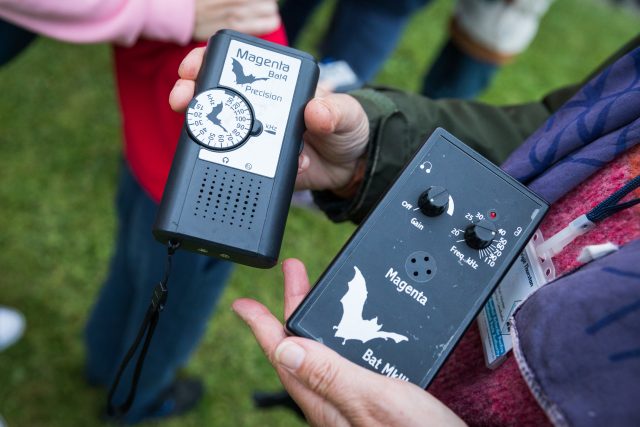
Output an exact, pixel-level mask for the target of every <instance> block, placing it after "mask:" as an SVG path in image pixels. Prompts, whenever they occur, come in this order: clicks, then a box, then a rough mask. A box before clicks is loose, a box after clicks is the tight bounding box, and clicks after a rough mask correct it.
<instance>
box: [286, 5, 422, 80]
mask: <svg viewBox="0 0 640 427" xmlns="http://www.w3.org/2000/svg"><path fill="white" fill-rule="evenodd" d="M290 1H292V0H290ZM428 2H429V0H401V1H391V0H378V1H374V2H367V1H363V0H340V1H339V2H338V4H337V5H336V9H335V11H334V13H333V18H332V21H331V26H330V28H329V30H328V31H327V35H326V37H325V41H324V44H323V47H322V56H323V58H331V59H333V60H344V61H346V62H347V63H348V64H349V66H350V67H351V68H352V69H353V71H354V72H355V73H356V75H357V76H358V77H359V79H360V81H362V82H368V81H369V80H371V79H372V78H373V77H374V76H375V74H376V73H377V72H378V70H379V69H380V67H381V66H382V64H384V62H385V61H386V59H387V58H388V57H389V55H391V53H392V52H393V50H394V49H395V47H396V45H397V43H398V40H399V39H400V36H401V35H402V31H403V30H404V27H405V25H406V23H407V21H408V20H409V18H410V17H411V15H412V14H413V12H415V11H416V10H417V9H419V8H421V7H422V6H424V5H425V4H427V3H428Z"/></svg>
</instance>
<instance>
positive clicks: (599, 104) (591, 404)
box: [503, 49, 640, 426]
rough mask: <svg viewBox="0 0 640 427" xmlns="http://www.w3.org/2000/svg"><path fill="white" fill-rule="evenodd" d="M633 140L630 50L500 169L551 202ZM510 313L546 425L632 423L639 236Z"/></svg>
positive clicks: (638, 359) (639, 340)
mask: <svg viewBox="0 0 640 427" xmlns="http://www.w3.org/2000/svg"><path fill="white" fill-rule="evenodd" d="M639 142H640V49H636V50H634V51H632V52H630V53H628V54H627V55H625V56H623V57H622V58H620V59H619V60H618V61H616V62H615V63H614V64H612V65H611V66H610V67H609V68H607V69H606V70H604V71H603V72H602V73H601V74H599V75H598V76H597V77H595V78H594V79H593V80H591V81H590V82H589V83H588V84H587V85H585V87H583V88H582V89H581V90H580V91H579V92H578V93H577V94H576V95H575V96H574V97H573V98H572V99H571V100H569V101H568V102H567V103H566V104H565V105H564V106H563V107H562V108H560V109H559V110H558V111H557V112H556V113H555V114H554V115H553V116H551V117H550V118H549V120H548V121H547V122H546V123H545V125H543V126H542V127H541V128H540V129H539V130H538V131H537V132H535V133H534V134H533V135H532V136H531V137H530V138H528V139H527V141H526V142H525V143H524V144H523V146H522V147H520V148H519V149H518V150H516V151H515V152H514V153H513V154H512V155H511V156H510V157H509V159H507V161H506V162H505V164H504V165H503V169H504V170H505V171H507V172H508V173H510V174H511V175H512V176H514V177H516V178H517V179H519V180H521V181H522V182H524V183H525V184H527V185H528V186H529V188H531V189H532V190H534V191H536V192H537V193H538V194H540V195H541V196H542V197H543V198H545V199H547V200H548V201H550V202H555V201H557V200H558V199H560V198H561V197H562V196H563V195H565V194H566V193H568V192H569V191H571V190H572V189H573V188H575V187H576V186H577V185H578V184H580V183H582V182H583V181H584V180H586V179H587V178H588V177H589V176H591V175H592V174H593V173H594V172H596V171H598V170H599V169H600V168H602V167H604V166H606V165H607V163H608V162H610V161H611V160H613V159H614V158H616V157H617V156H618V155H620V154H621V153H623V152H625V151H626V150H628V149H630V148H631V147H633V146H635V145H636V144H638V143H639ZM604 196H606V195H603V197H604ZM514 319H515V323H514V328H513V332H514V334H515V339H514V351H515V354H516V358H517V360H518V364H519V366H520V369H521V371H522V372H523V374H524V377H525V380H526V381H527V383H528V385H529V387H530V388H531V390H532V391H533V393H534V395H535V396H536V398H537V399H538V401H539V402H540V403H541V405H542V407H543V409H544V410H545V411H546V412H547V414H549V416H550V418H551V420H552V422H554V424H556V425H579V426H603V425H605V426H606V425H608V426H640V241H639V240H635V241H633V242H632V243H629V244H627V245H626V246H624V247H623V248H621V249H620V250H619V251H618V252H616V253H613V254H611V255H609V256H606V257H604V258H602V259H599V260H597V261H594V262H592V263H590V264H588V265H586V266H584V267H582V268H580V269H578V270H576V271H574V272H573V273H570V274H568V275H566V276H563V277H561V278H559V279H558V280H556V281H554V282H552V283H550V284H548V285H546V286H544V287H542V288H541V289H539V290H538V291H537V292H535V293H534V294H533V295H532V296H531V297H529V299H527V300H526V301H525V302H524V303H523V304H522V305H521V306H520V308H519V309H518V310H517V311H516V313H515V314H514Z"/></svg>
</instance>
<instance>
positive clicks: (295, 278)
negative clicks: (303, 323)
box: [282, 258, 311, 320]
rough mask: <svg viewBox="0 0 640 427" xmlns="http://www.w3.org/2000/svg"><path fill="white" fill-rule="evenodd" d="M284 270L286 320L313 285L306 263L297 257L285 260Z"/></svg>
mask: <svg viewBox="0 0 640 427" xmlns="http://www.w3.org/2000/svg"><path fill="white" fill-rule="evenodd" d="M282 272H283V273H284V318H285V320H286V319H288V318H289V316H291V314H292V313H293V311H294V310H295V309H296V308H297V307H298V306H299V305H300V303H301V302H302V300H303V299H304V297H305V296H306V295H307V294H308V293H309V290H310V289H311V286H310V285H309V278H308V276H307V270H306V269H305V267H304V264H303V263H302V262H301V261H299V260H297V259H294V258H290V259H286V260H284V262H283V263H282Z"/></svg>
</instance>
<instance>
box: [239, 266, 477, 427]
mask: <svg viewBox="0 0 640 427" xmlns="http://www.w3.org/2000/svg"><path fill="white" fill-rule="evenodd" d="M282 270H283V272H284V318H285V320H286V319H287V318H288V317H289V316H290V315H291V313H293V311H294V310H295V308H296V307H297V306H298V305H299V304H300V302H301V301H302V299H303V298H304V296H305V295H306V294H307V293H308V292H309V289H310V285H309V278H308V277H307V273H306V271H305V268H304V265H303V264H302V263H301V262H300V261H298V260H295V259H288V260H285V261H284V262H283V263H282ZM233 310H234V311H235V312H236V313H237V314H238V316H240V317H241V318H242V320H244V321H245V322H246V323H247V325H248V326H249V327H250V328H251V331H252V332H253V334H254V335H255V337H256V340H257V341H258V343H259V344H260V346H261V347H262V350H263V351H264V353H265V354H266V356H267V358H268V359H269V361H270V362H271V364H272V365H273V367H274V368H275V370H276V372H277V374H278V376H279V377H280V381H281V382H282V384H283V385H284V386H285V388H286V389H287V391H288V392H289V394H290V395H291V397H293V399H294V400H295V401H296V403H297V404H298V405H299V406H300V408H301V409H302V411H303V412H304V414H305V416H306V418H307V421H308V422H309V424H310V425H313V426H356V427H360V426H361V427H370V426H418V425H419V426H448V427H457V426H460V427H463V426H465V425H466V424H465V422H464V421H463V420H462V419H460V418H459V417H458V416H457V415H456V414H455V413H454V412H453V411H452V410H451V409H449V408H447V407H446V406H445V405H444V404H442V403H441V402H440V401H438V400H437V399H436V398H435V397H433V396H432V395H431V394H429V393H428V392H426V391H425V390H424V389H422V388H420V387H418V386H417V385H415V384H411V383H409V382H405V381H402V380H399V379H397V378H389V377H387V376H384V375H380V374H379V373H375V372H372V371H369V370H367V369H365V368H363V367H361V366H358V365H356V364H355V363H352V362H350V361H349V360H347V359H345V358H343V357H342V356H340V355H339V354H338V353H336V352H334V351H333V350H331V349H330V348H328V347H326V346H324V345H322V344H320V343H319V342H315V341H313V340H310V339H307V338H300V337H289V336H287V334H286V332H285V329H284V327H283V326H282V324H281V323H280V321H279V320H278V319H277V318H276V317H275V316H274V315H273V314H271V312H270V311H269V310H268V309H267V308H266V307H265V306H264V305H262V304H260V303H259V302H258V301H254V300H251V299H245V298H242V299H238V300H236V301H235V302H234V303H233Z"/></svg>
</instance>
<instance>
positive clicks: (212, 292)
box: [87, 174, 232, 422]
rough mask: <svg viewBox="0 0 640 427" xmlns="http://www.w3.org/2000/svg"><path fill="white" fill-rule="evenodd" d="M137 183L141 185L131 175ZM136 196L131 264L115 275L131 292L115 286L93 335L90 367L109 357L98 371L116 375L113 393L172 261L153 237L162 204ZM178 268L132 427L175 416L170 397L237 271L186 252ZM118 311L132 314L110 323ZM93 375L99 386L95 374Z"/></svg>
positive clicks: (129, 224) (127, 252) (123, 247)
mask: <svg viewBox="0 0 640 427" xmlns="http://www.w3.org/2000/svg"><path fill="white" fill-rule="evenodd" d="M129 179H131V180H133V178H132V177H131V176H130V174H129ZM133 193H135V196H134V197H133V198H132V199H131V200H130V205H129V208H130V211H129V212H128V215H129V216H128V218H126V219H125V220H124V221H123V222H125V223H126V227H123V228H124V229H126V231H127V232H126V233H121V234H120V235H119V239H122V242H119V243H118V249H119V250H120V251H121V252H122V253H121V254H117V255H116V256H115V259H117V258H118V256H121V257H122V258H121V259H122V260H123V261H122V262H121V263H120V264H118V265H117V267H118V268H120V269H121V271H120V272H115V273H112V274H110V278H111V277H119V278H121V280H122V281H123V282H124V283H125V285H122V284H118V285H116V286H113V290H108V289H107V288H108V285H109V284H110V283H109V281H108V282H107V284H106V285H105V289H103V292H102V294H101V298H100V299H99V300H98V303H97V305H96V308H95V310H94V313H93V316H92V319H91V321H90V324H89V326H88V328H87V344H88V347H89V349H88V355H89V358H90V361H89V365H88V367H89V368H95V365H96V363H97V361H98V360H99V359H97V357H96V356H95V353H96V352H97V351H98V350H100V349H101V350H102V351H103V353H105V354H108V355H109V357H103V358H102V362H103V363H104V364H105V366H102V367H100V369H98V371H99V372H100V373H103V372H106V371H109V374H108V376H107V377H108V381H107V383H106V384H105V385H107V386H110V384H111V381H112V380H113V379H114V377H115V374H116V372H117V368H118V366H119V364H120V362H121V359H122V357H123V356H124V354H125V353H126V351H127V350H128V349H129V347H130V345H131V344H132V343H133V340H134V338H135V336H136V334H137V332H138V329H139V327H140V323H141V322H142V320H143V318H144V314H145V312H146V310H147V308H148V306H149V303H150V301H151V295H152V291H153V288H154V287H155V285H156V284H157V283H158V282H159V280H160V279H161V278H162V274H163V271H164V267H165V260H166V256H167V249H166V247H165V246H163V245H161V244H160V243H158V242H156V241H155V239H154V238H153V236H152V234H151V227H152V225H153V222H154V220H155V215H156V210H157V205H156V203H154V202H153V201H152V200H151V199H150V198H149V197H148V196H147V195H146V194H145V193H144V191H143V190H142V189H141V188H140V187H139V186H138V185H137V183H136V182H135V180H133ZM172 264H173V265H172V270H171V276H170V279H169V284H168V288H169V297H168V301H167V306H166V308H165V310H164V311H163V312H162V313H161V314H160V320H159V322H158V326H157V328H156V331H155V334H154V337H153V340H152V341H151V345H150V347H149V351H148V353H147V357H146V361H145V364H144V369H143V370H142V374H141V376H140V381H139V384H138V392H137V396H136V399H135V402H134V404H133V406H132V408H131V410H130V411H129V413H128V414H127V416H126V417H125V421H127V422H137V421H139V420H141V419H143V418H146V417H151V416H163V415H168V414H170V413H171V412H172V410H173V409H174V408H173V407H172V406H171V402H169V404H168V405H167V404H166V403H167V402H164V401H163V399H164V395H165V392H166V390H167V389H168V388H169V387H170V386H171V384H172V382H173V381H174V379H175V374H176V371H177V369H179V368H180V367H181V366H183V365H184V364H185V362H186V361H187V359H188V357H189V356H190V354H191V353H192V351H193V350H194V349H195V347H196V345H197V343H198V342H199V340H200V338H201V336H202V334H203V333H204V331H205V328H206V324H207V321H208V319H209V317H210V315H211V313H212V311H213V309H214V307H215V304H216V302H217V300H218V298H219V296H220V294H221V292H222V289H223V287H224V285H225V283H226V281H227V279H228V277H229V274H230V272H231V268H232V264H230V263H227V262H223V261H218V260H215V259H213V258H209V257H205V256H203V255H197V254H193V253H188V252H181V251H179V250H178V252H177V253H176V254H175V255H174V258H173V263H172ZM124 286H126V287H128V288H129V292H128V293H127V292H125V291H124V290H123V289H122V288H123V287H124ZM119 298H124V299H119ZM113 311H116V312H121V311H123V312H126V313H125V315H121V316H118V318H117V319H116V320H113V319H112V320H105V319H104V318H103V317H105V316H106V317H110V314H109V313H111V312H113ZM99 318H102V319H99ZM125 318H126V320H125ZM116 321H117V325H116V324H115V322H116ZM112 329H116V330H115V331H113V330H112ZM92 354H93V355H94V356H93V360H91V355H92ZM114 354H115V356H114ZM134 360H135V359H134ZM134 365H135V363H134V362H132V363H131V364H130V365H129V367H128V368H127V370H126V371H125V374H124V375H123V377H122V379H121V383H120V386H119V387H118V390H117V392H116V394H115V398H114V403H115V404H116V405H117V404H120V403H122V402H123V400H124V399H125V398H126V395H127V393H128V390H129V387H130V385H131V380H132V375H133V371H134ZM89 373H90V378H91V369H89Z"/></svg>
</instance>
